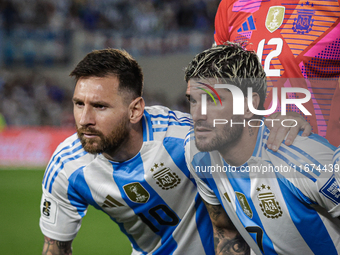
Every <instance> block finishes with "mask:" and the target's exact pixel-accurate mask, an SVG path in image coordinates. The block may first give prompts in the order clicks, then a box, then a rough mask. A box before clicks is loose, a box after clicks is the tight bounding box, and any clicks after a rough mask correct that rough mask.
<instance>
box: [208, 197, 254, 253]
mask: <svg viewBox="0 0 340 255" xmlns="http://www.w3.org/2000/svg"><path fill="white" fill-rule="evenodd" d="M205 205H206V207H207V209H208V212H209V215H210V218H211V221H212V222H213V227H214V246H215V251H216V255H248V254H250V248H249V246H248V244H247V243H246V242H245V241H244V239H243V238H242V236H241V235H240V234H239V233H238V231H237V229H236V228H235V226H234V224H233V223H232V222H231V220H230V219H229V217H228V216H227V215H226V213H225V211H224V209H223V207H222V206H220V205H219V206H216V205H210V204H207V203H205ZM221 221H222V225H221V226H220V224H221Z"/></svg>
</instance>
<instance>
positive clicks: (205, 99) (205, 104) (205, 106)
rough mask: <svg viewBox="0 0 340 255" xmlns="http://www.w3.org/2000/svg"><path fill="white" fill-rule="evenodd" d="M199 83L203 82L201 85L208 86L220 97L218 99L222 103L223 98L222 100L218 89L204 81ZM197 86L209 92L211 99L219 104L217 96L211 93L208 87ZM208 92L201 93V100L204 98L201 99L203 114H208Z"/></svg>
mask: <svg viewBox="0 0 340 255" xmlns="http://www.w3.org/2000/svg"><path fill="white" fill-rule="evenodd" d="M198 83H199V84H201V85H204V86H206V87H207V88H209V89H210V90H211V91H212V92H214V93H215V95H216V97H217V98H218V101H219V102H220V104H221V105H222V100H221V98H220V95H219V94H218V93H217V91H216V90H215V89H214V88H213V87H212V86H210V85H208V84H205V83H203V82H198ZM196 88H198V89H201V90H203V91H204V92H205V93H207V94H208V95H209V96H210V97H211V99H212V100H213V101H214V103H215V105H217V103H216V100H215V97H214V96H213V95H212V94H211V93H210V91H209V90H207V89H205V88H201V87H196ZM207 94H202V95H201V100H202V101H201V102H202V108H201V114H202V115H207Z"/></svg>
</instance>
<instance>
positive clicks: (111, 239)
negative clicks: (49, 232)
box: [0, 170, 131, 255]
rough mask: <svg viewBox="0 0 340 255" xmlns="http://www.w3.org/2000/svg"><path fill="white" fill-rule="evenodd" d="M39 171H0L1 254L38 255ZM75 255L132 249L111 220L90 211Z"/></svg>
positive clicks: (123, 252) (40, 244)
mask: <svg viewBox="0 0 340 255" xmlns="http://www.w3.org/2000/svg"><path fill="white" fill-rule="evenodd" d="M43 174H44V172H43V171H42V170H0V254H13V255H21V254H23V255H31V254H32V255H36V254H41V252H42V247H43V242H44V238H43V235H42V233H41V232H40V228H39V217H40V198H41V182H42V178H43ZM72 246H73V254H74V255H87V254H89V255H90V254H91V255H93V254H117V255H129V254H131V245H130V242H129V240H128V239H127V237H126V236H125V235H123V234H122V232H120V230H119V227H118V225H116V224H115V223H114V222H113V221H111V220H110V218H109V217H108V216H107V215H106V214H104V213H103V212H101V211H98V210H96V209H94V208H93V207H90V208H89V210H88V212H87V215H86V216H85V217H84V219H83V223H82V227H81V228H80V231H79V233H78V236H77V237H76V238H75V240H74V241H73V245H72Z"/></svg>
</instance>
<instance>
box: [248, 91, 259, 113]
mask: <svg viewBox="0 0 340 255" xmlns="http://www.w3.org/2000/svg"><path fill="white" fill-rule="evenodd" d="M244 101H245V103H244V109H245V110H244V118H245V119H250V118H252V117H253V116H254V113H252V112H251V111H250V109H249V106H248V98H245V100H244ZM252 104H253V108H254V109H258V107H259V105H260V95H259V94H257V93H256V92H253V94H252Z"/></svg>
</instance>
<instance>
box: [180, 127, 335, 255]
mask: <svg viewBox="0 0 340 255" xmlns="http://www.w3.org/2000/svg"><path fill="white" fill-rule="evenodd" d="M268 135H269V130H268V129H267V128H266V127H265V126H263V127H261V128H260V129H259V132H258V136H257V143H256V147H255V149H254V151H253V155H252V156H251V158H250V159H249V160H248V161H247V162H246V163H245V164H243V165H242V166H238V167H232V166H230V165H228V164H227V163H226V162H225V161H224V160H223V158H222V157H221V155H220V154H219V153H218V152H217V151H213V152H200V151H198V150H197V148H196V146H195V141H194V134H193V131H191V132H190V133H189V135H188V137H187V138H186V141H185V144H186V145H185V150H186V160H187V163H188V166H189V168H190V172H191V173H192V174H193V176H194V177H195V179H196V182H197V186H198V191H199V193H200V195H201V196H202V198H203V199H204V200H205V201H207V202H208V203H210V204H213V205H219V204H221V205H222V206H223V208H224V209H225V211H226V212H227V213H228V216H229V217H230V219H231V220H232V221H233V223H234V225H235V226H236V228H237V229H238V231H239V232H240V234H241V235H242V236H243V238H244V239H245V240H246V241H247V242H248V244H249V245H250V247H251V249H252V250H253V251H254V252H255V253H256V254H284V255H287V254H294V255H296V254H319V255H325V254H327V255H330V254H338V253H339V252H340V220H339V219H338V218H336V217H339V215H340V205H339V203H340V191H339V185H338V182H337V181H336V178H337V176H336V175H339V173H338V172H336V171H333V165H332V156H333V153H334V150H335V147H334V146H332V145H330V144H329V143H328V142H327V141H326V140H325V139H324V138H322V137H320V136H318V135H315V134H312V135H310V136H309V137H301V136H298V137H297V138H296V139H295V141H294V143H293V145H291V146H286V145H284V144H282V145H281V147H280V148H279V151H278V152H274V151H272V150H269V149H268V148H267V139H268Z"/></svg>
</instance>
